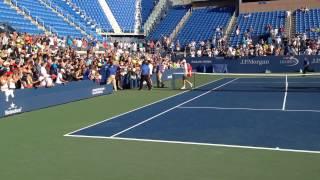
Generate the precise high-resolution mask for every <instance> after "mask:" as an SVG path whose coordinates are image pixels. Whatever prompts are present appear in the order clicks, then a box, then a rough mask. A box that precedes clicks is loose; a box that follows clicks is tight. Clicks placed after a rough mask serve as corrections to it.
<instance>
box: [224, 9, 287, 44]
mask: <svg viewBox="0 0 320 180" xmlns="http://www.w3.org/2000/svg"><path fill="white" fill-rule="evenodd" d="M285 19H286V16H285V11H272V12H256V13H250V14H248V13H243V14H240V15H239V17H238V20H237V26H239V28H240V34H239V35H238V36H237V35H236V26H235V28H234V29H233V30H232V34H231V36H230V44H231V45H232V46H237V45H239V44H240V43H241V42H242V40H243V37H244V35H245V33H246V32H248V29H250V28H251V27H252V29H253V32H252V34H251V37H252V39H253V40H256V39H257V38H258V37H260V36H263V35H265V33H266V27H267V25H271V26H272V27H273V28H274V29H279V28H280V27H281V26H283V27H284V26H285Z"/></svg>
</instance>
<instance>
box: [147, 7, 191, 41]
mask: <svg viewBox="0 0 320 180" xmlns="http://www.w3.org/2000/svg"><path fill="white" fill-rule="evenodd" d="M188 10H189V8H184V7H173V8H171V9H169V11H168V13H167V15H166V16H165V17H164V18H163V20H162V21H160V23H159V24H158V25H157V27H156V28H155V29H154V30H153V32H151V33H150V34H149V36H148V39H152V40H158V39H160V38H161V37H162V36H169V35H170V34H171V33H172V31H173V30H174V29H175V27H176V26H177V24H178V23H179V22H180V20H181V19H182V17H183V16H184V15H185V14H186V12H187V11H188Z"/></svg>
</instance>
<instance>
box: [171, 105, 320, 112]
mask: <svg viewBox="0 0 320 180" xmlns="http://www.w3.org/2000/svg"><path fill="white" fill-rule="evenodd" d="M177 109H215V110H244V111H284V112H315V113H320V110H312V109H285V110H282V109H263V108H262V109H257V108H228V107H215V106H180V107H177Z"/></svg>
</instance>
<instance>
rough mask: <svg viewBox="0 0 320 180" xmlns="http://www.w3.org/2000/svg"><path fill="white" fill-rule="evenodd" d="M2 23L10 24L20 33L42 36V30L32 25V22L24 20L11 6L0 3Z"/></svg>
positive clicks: (0, 20) (0, 19)
mask: <svg viewBox="0 0 320 180" xmlns="http://www.w3.org/2000/svg"><path fill="white" fill-rule="evenodd" d="M0 11H1V13H0V22H4V23H8V24H9V25H10V26H12V27H13V28H15V29H16V30H17V31H18V32H27V33H30V34H41V33H43V31H42V30H40V29H38V27H37V26H36V25H34V24H32V23H31V21H30V20H27V19H25V18H24V16H23V15H21V14H18V13H17V11H16V10H14V9H11V8H10V6H9V5H7V4H5V3H4V2H3V1H0Z"/></svg>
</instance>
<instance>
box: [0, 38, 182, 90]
mask: <svg viewBox="0 0 320 180" xmlns="http://www.w3.org/2000/svg"><path fill="white" fill-rule="evenodd" d="M146 46H148V47H149V45H146V43H138V42H137V43H136V42H133V43H124V42H117V41H114V42H112V43H111V42H109V43H107V42H98V41H96V40H94V39H92V40H88V39H86V38H82V39H79V38H75V39H73V38H70V37H66V38H59V37H57V36H54V35H52V36H49V35H30V34H27V33H24V34H19V33H16V32H14V33H1V34H0V88H1V90H2V91H5V90H7V89H24V88H37V87H52V86H55V85H57V84H65V83H68V82H70V81H79V80H86V79H87V80H92V81H95V82H97V83H104V82H106V81H107V76H108V73H110V67H111V66H116V71H115V73H116V74H115V80H116V87H114V88H115V89H123V88H138V87H139V85H138V84H139V83H138V81H139V78H140V66H141V65H142V63H143V62H147V63H148V64H149V66H150V69H151V70H150V75H151V74H152V73H155V75H158V74H159V75H160V74H161V73H163V72H164V71H165V69H168V68H178V67H179V66H180V65H179V63H173V62H172V61H170V58H169V57H166V56H161V55H160V54H159V53H155V50H154V49H153V48H152V53H150V51H151V49H150V48H146ZM81 50H83V51H81ZM80 52H82V53H80ZM162 85H163V84H162V82H158V86H162Z"/></svg>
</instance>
